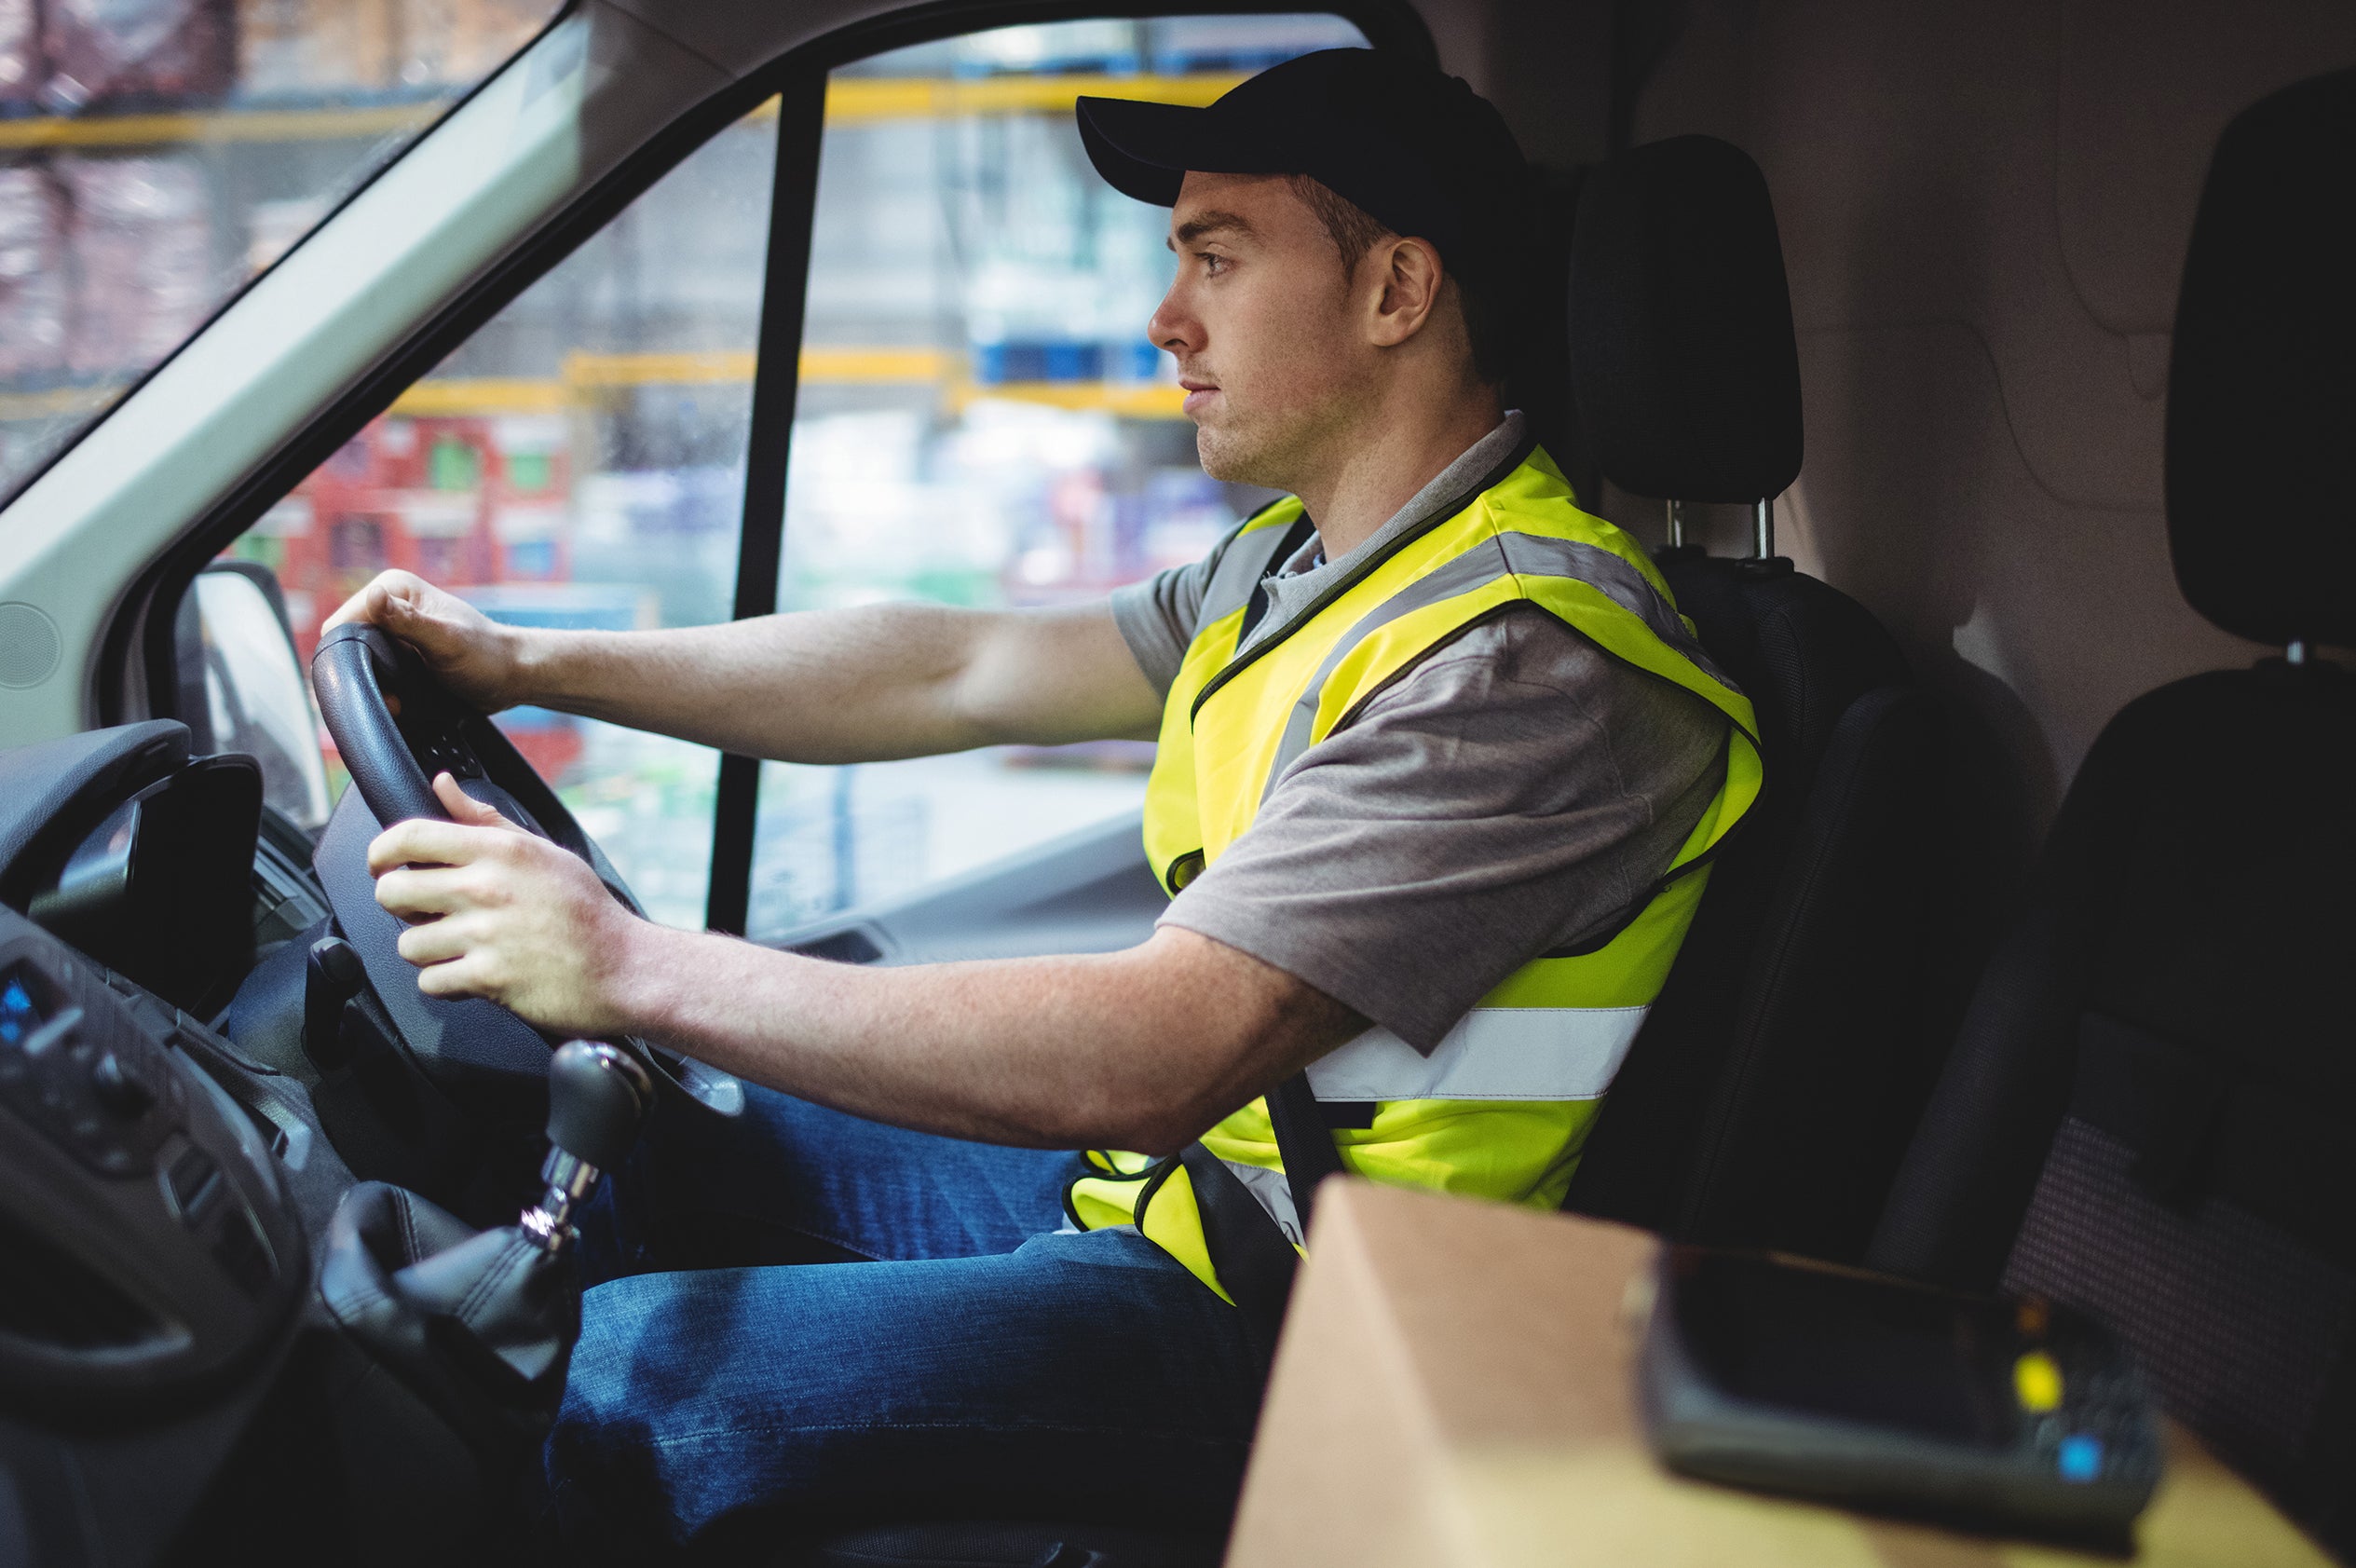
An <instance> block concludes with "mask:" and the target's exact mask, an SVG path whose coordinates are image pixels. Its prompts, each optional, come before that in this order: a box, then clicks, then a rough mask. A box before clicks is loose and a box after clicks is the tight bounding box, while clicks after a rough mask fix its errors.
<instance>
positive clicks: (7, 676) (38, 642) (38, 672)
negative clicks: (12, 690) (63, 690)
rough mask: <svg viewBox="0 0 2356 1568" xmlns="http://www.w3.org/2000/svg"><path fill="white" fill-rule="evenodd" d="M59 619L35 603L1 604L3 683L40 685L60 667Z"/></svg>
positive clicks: (0, 668)
mask: <svg viewBox="0 0 2356 1568" xmlns="http://www.w3.org/2000/svg"><path fill="white" fill-rule="evenodd" d="M60 647H61V644H60V642H59V640H58V634H57V622H56V621H54V620H50V619H49V618H48V615H47V614H46V613H44V612H43V611H42V610H41V609H40V608H38V607H35V606H33V605H28V604H23V603H11V604H5V605H0V686H14V687H25V686H38V685H40V684H41V683H42V682H43V681H45V680H47V679H48V678H49V672H51V671H52V670H55V669H56V668H57V661H58V652H59V649H60Z"/></svg>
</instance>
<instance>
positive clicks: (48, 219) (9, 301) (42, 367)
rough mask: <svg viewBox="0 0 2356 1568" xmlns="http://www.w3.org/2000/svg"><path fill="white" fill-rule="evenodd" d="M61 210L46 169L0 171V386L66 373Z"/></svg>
mask: <svg viewBox="0 0 2356 1568" xmlns="http://www.w3.org/2000/svg"><path fill="white" fill-rule="evenodd" d="M64 208H65V204H64V201H63V199H62V198H61V195H60V193H59V190H58V188H57V183H56V182H55V181H54V180H53V179H51V178H50V176H49V172H48V170H46V169H41V168H38V167H19V168H15V169H0V383H25V382H32V383H35V384H38V383H39V382H42V381H44V380H47V379H48V378H50V377H53V376H55V375H57V374H58V373H59V372H60V371H61V370H63V369H64V368H65V322H66V312H67V306H68V303H69V301H68V296H67V272H66V265H65V211H64Z"/></svg>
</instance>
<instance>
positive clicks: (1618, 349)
mask: <svg viewBox="0 0 2356 1568" xmlns="http://www.w3.org/2000/svg"><path fill="white" fill-rule="evenodd" d="M1569 323H1570V349H1571V358H1570V370H1571V380H1572V389H1573V394H1574V397H1575V402H1576V406H1577V410H1578V416H1579V422H1580V425H1581V426H1582V428H1583V430H1584V433H1585V437H1586V440H1587V447H1588V451H1587V456H1588V457H1591V458H1592V459H1593V461H1594V463H1595V465H1596V466H1597V467H1598V468H1600V470H1601V471H1602V472H1603V474H1604V475H1605V476H1607V477H1608V478H1610V479H1611V480H1612V482H1613V483H1614V484H1616V485H1618V486H1619V487H1620V488H1621V489H1623V490H1626V491H1628V492H1630V493H1632V494H1635V495H1639V496H1644V497H1650V498H1656V499H1661V500H1675V501H1678V502H1696V501H1709V502H1736V503H1741V504H1744V505H1748V506H1750V507H1751V508H1752V509H1753V511H1754V516H1755V517H1756V518H1757V519H1758V526H1757V533H1758V551H1757V554H1756V556H1755V557H1754V558H1752V559H1750V560H1728V559H1721V558H1711V557H1709V556H1707V555H1704V554H1703V553H1702V552H1700V551H1699V550H1697V549H1695V548H1692V547H1690V546H1686V547H1677V548H1671V549H1668V550H1666V551H1664V552H1661V554H1660V557H1659V565H1660V566H1661V570H1662V573H1663V575H1664V576H1665V577H1666V578H1667V579H1668V583H1669V586H1670V589H1671V591H1672V592H1673V593H1675V594H1676V596H1677V602H1678V607H1679V608H1680V609H1681V610H1682V611H1683V612H1684V613H1685V614H1686V615H1687V616H1688V617H1689V618H1691V619H1692V620H1694V622H1695V623H1696V629H1697V631H1698V632H1699V634H1700V636H1701V640H1702V643H1703V646H1704V647H1706V648H1708V649H1709V652H1710V654H1711V656H1712V657H1713V658H1715V659H1716V660H1717V661H1718V662H1719V664H1720V665H1721V667H1722V668H1723V669H1724V670H1725V671H1726V673H1727V674H1728V675H1731V676H1733V677H1734V679H1735V681H1736V684H1738V685H1739V686H1741V687H1742V689H1744V691H1746V692H1747V693H1749V695H1750V699H1751V701H1752V702H1753V703H1754V704H1755V706H1756V708H1757V710H1758V715H1759V726H1760V741H1761V747H1762V752H1763V755H1764V759H1765V762H1766V787H1765V790H1764V794H1763V796H1762V798H1761V800H1760V803H1759V805H1758V807H1757V808H1756V809H1755V810H1754V811H1753V813H1752V816H1751V820H1750V822H1748V823H1747V824H1745V825H1743V827H1742V828H1740V829H1739V830H1738V831H1737V833H1736V836H1735V838H1734V839H1732V840H1731V841H1730V842H1729V843H1728V844H1727V846H1726V847H1725V849H1724V851H1723V853H1722V854H1721V855H1720V857H1719V860H1718V864H1717V865H1716V866H1715V867H1714V868H1713V870H1712V871H1711V873H1710V883H1709V892H1708V893H1707V894H1706V895H1705V896H1704V898H1703V900H1702V905H1701V909H1700V912H1699V913H1698V915H1697V916H1696V920H1695V922H1694V927H1693V930H1692V932H1691V933H1690V934H1688V935H1687V937H1686V940H1685V945H1684V948H1682V951H1681V952H1680V954H1679V956H1678V960H1677V964H1676V967H1675V968H1674V969H1673V970H1672V971H1671V972H1670V975H1669V977H1668V985H1667V988H1666V989H1664V990H1663V991H1662V993H1661V996H1660V999H1659V1001H1658V1002H1656V1003H1655V1006H1654V1009H1653V1013H1652V1016H1651V1017H1650V1018H1649V1019H1647V1021H1646V1023H1645V1028H1644V1032H1643V1034H1642V1035H1641V1036H1640V1037H1639V1038H1638V1040H1637V1043H1636V1045H1635V1047H1634V1049H1633V1050H1632V1051H1631V1052H1630V1054H1629V1056H1628V1059H1627V1065H1626V1066H1625V1067H1624V1068H1623V1069H1622V1070H1621V1071H1620V1075H1619V1077H1618V1079H1617V1080H1616V1081H1615V1082H1614V1085H1613V1088H1612V1097H1611V1099H1610V1101H1609V1103H1608V1104H1607V1105H1606V1107H1605V1109H1604V1111H1603V1114H1602V1115H1601V1117H1600V1118H1599V1119H1598V1121H1597V1123H1596V1130H1595V1134H1594V1136H1593V1138H1592V1139H1590V1140H1589V1142H1588V1145H1587V1152H1586V1153H1585V1155H1584V1157H1583V1159H1582V1161H1581V1165H1580V1168H1579V1172H1578V1175H1577V1177H1576V1178H1575V1179H1574V1180H1573V1183H1572V1187H1571V1193H1570V1198H1569V1206H1570V1207H1573V1208H1575V1209H1579V1210H1581V1211H1583V1212H1586V1213H1589V1214H1595V1215H1600V1216H1602V1217H1605V1218H1609V1219H1616V1220H1628V1221H1631V1222H1633V1223H1636V1224H1640V1225H1643V1226H1646V1227H1648V1228H1651V1229H1654V1230H1659V1231H1663V1232H1666V1233H1668V1234H1670V1235H1673V1236H1677V1237H1680V1238H1683V1239H1689V1240H1696V1241H1703V1242H1712V1243H1719V1244H1724V1245H1738V1246H1752V1247H1774V1248H1784V1249H1786V1250H1791V1251H1797V1252H1805V1253H1809V1254H1813V1255H1815V1256H1818V1257H1824V1258H1832V1259H1838V1260H1843V1261H1854V1260H1855V1259H1856V1258H1858V1257H1859V1256H1860V1255H1861V1254H1862V1252H1863V1251H1864V1248H1865V1246H1866V1243H1867V1240H1868V1238H1869V1237H1870V1236H1871V1234H1872V1232H1873V1222H1874V1220H1875V1218H1876V1216H1877V1215H1878V1213H1879V1211H1880V1206H1881V1202H1882V1199H1883V1196H1884V1194H1885V1193H1886V1190H1887V1185H1888V1181H1889V1179H1890V1176H1891V1173H1892V1172H1893V1171H1894V1170H1895V1168H1896V1166H1897V1163H1898V1160H1899V1158H1900V1154H1901V1152H1903V1150H1904V1147H1905V1140H1906V1139H1907V1136H1908V1134H1909V1133H1910V1132H1911V1131H1912V1129H1913V1124H1914V1119H1915V1116H1916V1114H1917V1112H1918V1111H1919V1110H1920V1107H1921V1104H1922V1100H1923V1098H1924V1097H1925V1096H1926V1095H1927V1092H1928V1090H1929V1086H1930V1083H1931V1080H1932V1078H1933V1077H1934V1076H1935V1074H1936V1072H1937V1063H1936V1062H1935V1061H1934V1060H1931V1059H1929V1057H1928V1056H1927V1042H1926V1038H1925V1033H1924V1029H1923V1028H1922V1022H1921V1020H1920V1019H1919V1018H1918V1016H1917V1006H1916V1003H1917V997H1918V992H1919V990H1920V985H1919V980H1920V976H1921V974H1922V970H1923V959H1924V955H1925V950H1926V928H1927V914H1928V903H1929V900H1930V898H1931V896H1932V887H1933V881H1934V877H1933V867H1934V866H1935V865H1937V864H1938V857H1937V856H1936V855H1935V854H1934V853H1933V849H1934V844H1935V832H1936V825H1935V824H1934V822H1933V821H1932V812H1933V811H1934V807H1933V804H1932V802H1933V801H1934V799H1935V798H1936V784H1937V774H1936V769H1937V756H1938V750H1939V745H1940V726H1939V721H1938V713H1937V710H1936V708H1935V706H1934V704H1933V703H1932V702H1931V700H1930V698H1929V697H1928V696H1927V694H1926V693H1924V692H1923V691H1922V690H1921V689H1918V688H1917V687H1915V686H1914V684H1913V680H1912V678H1911V676H1910V675H1909V674H1908V671H1907V667H1906V661H1905V659H1904V658H1903V656H1902V655H1901V654H1900V652H1899V649H1898V646H1897V644H1896V643H1894V642H1893V641H1892V640H1891V639H1890V636H1889V634H1887V633H1886V632H1885V631H1884V630H1883V629H1882V627H1881V625H1880V623H1879V622H1877V621H1876V620H1874V619H1873V616H1872V615H1871V614H1870V613H1868V612H1867V611H1866V610H1865V608H1864V607H1862V606H1860V605H1859V604H1858V603H1857V602H1856V601H1855V600H1853V599H1851V598H1849V597H1848V596H1847V595H1846V594H1844V593H1840V592H1838V591H1837V590H1835V589H1833V588H1831V587H1829V586H1827V585H1826V584H1825V583H1823V582H1820V581H1818V579H1815V578H1812V577H1809V576H1807V575H1805V574H1804V573H1801V572H1798V571H1795V570H1793V569H1792V565H1791V561H1790V560H1788V559H1786V558H1784V557H1781V556H1778V555H1777V554H1776V553H1775V552H1774V547H1773V540H1772V529H1771V527H1770V526H1769V525H1768V523H1767V521H1766V520H1767V518H1768V517H1769V516H1770V515H1771V511H1770V510H1769V509H1770V507H1771V504H1772V502H1773V501H1774V499H1775V498H1776V497H1777V496H1778V495H1779V494H1780V493H1781V492H1782V491H1783V490H1784V489H1785V487H1786V486H1788V485H1789V484H1791V482H1792V480H1793V479H1794V478H1795V477H1796V476H1797V475H1798V473H1799V471H1800V458H1801V446H1802V439H1801V408H1800V370H1799V356H1798V352H1797V349H1796V348H1795V345H1794V340H1793V334H1792V328H1791V297H1790V293H1789V291H1788V289H1787V286H1786V283H1785V279H1784V269H1783V252H1782V248H1781V245H1780V242H1779V240H1778V239H1777V233H1776V221H1775V211H1774V208H1773V206H1772V204H1771V202H1770V200H1769V198H1768V194H1767V185H1766V181H1765V179H1764V177H1763V176H1762V175H1761V174H1760V172H1759V169H1758V166H1757V165H1756V164H1754V163H1752V162H1751V160H1750V157H1748V156H1746V155H1745V154H1744V153H1742V152H1741V151H1740V150H1739V149H1737V148H1736V147H1734V146H1732V145H1730V144H1729V143H1724V142H1722V141H1718V140H1716V139H1715V138H1711V137H1706V136H1684V137H1679V138H1676V139H1674V140H1671V141H1667V142H1658V143H1651V144H1648V145H1645V146H1641V147H1638V148H1635V149H1633V150H1631V151H1629V152H1627V153H1623V154H1622V155H1620V156H1619V157H1616V158H1614V159H1613V160H1612V161H1611V162H1609V163H1607V164H1605V165H1604V166H1603V167H1601V168H1600V169H1599V170H1596V171H1595V172H1594V173H1593V174H1591V175H1590V176H1589V177H1588V178H1587V182H1586V184H1585V187H1584V189H1583V190H1582V192H1581V196H1580V201H1579V208H1578V215H1577V221H1576V224H1575V226H1574V227H1573V230H1572V236H1571V280H1570V309H1569Z"/></svg>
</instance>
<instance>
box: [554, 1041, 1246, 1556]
mask: <svg viewBox="0 0 2356 1568" xmlns="http://www.w3.org/2000/svg"><path fill="white" fill-rule="evenodd" d="M746 1093H747V1097H748V1098H749V1100H750V1103H749V1104H748V1106H747V1107H746V1110H745V1111H744V1114H743V1116H742V1117H741V1118H740V1119H738V1120H737V1121H736V1122H735V1123H733V1124H726V1125H720V1124H716V1123H715V1119H713V1118H709V1117H699V1116H693V1115H691V1114H690V1115H688V1116H685V1117H683V1116H681V1115H679V1114H678V1111H677V1108H676V1107H673V1106H669V1105H666V1106H664V1107H662V1108H660V1109H659V1110H658V1111H657V1113H656V1115H655V1117H654V1118H653V1119H651V1120H650V1121H649V1124H648V1126H647V1136H646V1137H645V1139H642V1140H641V1142H640V1145H639V1148H638V1151H637V1152H636V1153H634V1154H633V1156H632V1158H631V1160H630V1162H629V1163H628V1164H626V1165H625V1166H624V1167H623V1169H622V1170H620V1171H619V1172H617V1173H616V1175H615V1177H614V1178H613V1179H610V1180H608V1181H607V1182H606V1191H605V1192H604V1193H600V1195H599V1197H598V1199H597V1201H596V1202H595V1203H594V1204H592V1206H591V1207H590V1209H589V1211H588V1213H587V1214H586V1215H585V1217H584V1220H583V1225H582V1250H581V1257H582V1263H583V1267H584V1270H585V1271H586V1277H587V1278H588V1280H589V1282H590V1283H591V1284H592V1286H593V1288H592V1289H590V1290H589V1291H588V1292H587V1293H586V1295H585V1296H584V1298H583V1300H582V1302H581V1336H580V1343H579V1346H578V1347H577V1348H576V1349H575V1351H574V1353H573V1362H572V1370H571V1373H570V1377H569V1380H568V1382H567V1384H566V1385H565V1403H564V1409H563V1411H562V1412H561V1413H560V1415H559V1416H558V1419H557V1424H556V1428H555V1430H554V1432H553V1433H552V1434H551V1436H550V1438H549V1445H548V1479H549V1483H550V1500H551V1506H552V1511H553V1517H554V1521H555V1524H556V1526H557V1528H558V1530H559V1531H560V1533H561V1534H562V1536H563V1538H564V1540H565V1544H566V1546H567V1548H575V1555H577V1556H587V1557H590V1558H597V1557H603V1556H607V1555H612V1556H616V1557H620V1556H628V1555H633V1554H636V1553H643V1552H645V1551H647V1550H650V1549H656V1548H662V1547H667V1546H677V1545H680V1544H685V1543H689V1542H714V1543H717V1542H742V1541H746V1540H757V1539H759V1538H760V1537H762V1536H763V1535H765V1534H775V1533H783V1532H784V1531H786V1530H790V1529H793V1528H796V1527H797V1526H802V1525H806V1524H810V1523H812V1522H814V1521H820V1520H829V1519H857V1518H868V1519H878V1518H879V1519H886V1520H890V1519H908V1518H915V1517H918V1516H921V1515H940V1514H952V1513H953V1514H962V1515H966V1516H968V1517H974V1518H999V1519H1025V1518H1030V1519H1040V1520H1054V1519H1062V1520H1072V1519H1082V1520H1087V1519H1093V1520H1108V1521H1112V1522H1125V1523H1131V1524H1137V1525H1141V1526H1155V1527H1162V1528H1171V1529H1180V1530H1193V1531H1212V1530H1220V1529H1223V1528H1224V1527H1225V1524H1226V1520H1227V1518H1228V1515H1229V1513H1230V1512H1231V1510H1232V1507H1233V1506H1234V1500H1235V1493H1236V1491H1237V1488H1238V1487H1239V1485H1240V1484H1241V1481H1242V1478H1243V1469H1244V1460H1245V1455H1246V1450H1247V1448H1248V1445H1249V1442H1250V1438H1251V1431H1252V1425H1253V1422H1254V1420H1255V1419H1256V1417H1257V1415H1258V1411H1259V1404H1260V1389H1261V1384H1262V1381H1263V1378H1264V1375H1265V1370H1266V1369H1265V1368H1264V1366H1262V1365H1261V1364H1260V1362H1259V1361H1258V1359H1257V1357H1255V1354H1254V1352H1253V1349H1252V1346H1251V1343H1250V1341H1249V1339H1248V1337H1247V1335H1246V1330H1245V1328H1244V1325H1243V1321H1242V1319H1241V1316H1240V1315H1239V1314H1238V1313H1237V1312H1236V1311H1235V1309H1234V1308H1232V1307H1231V1306H1229V1305H1228V1304H1227V1303H1226V1302H1222V1301H1221V1300H1219V1297H1218V1296H1217V1295H1215V1294H1213V1293H1212V1292H1211V1291H1210V1290H1209V1289H1208V1288H1205V1286H1204V1285H1203V1284H1202V1283H1201V1282H1200V1281H1198V1280H1196V1279H1195V1278H1194V1276H1193V1275H1190V1274H1189V1273H1187V1272H1186V1270H1185V1269H1184V1268H1183V1267H1181V1266H1180V1265H1179V1264H1178V1263H1177V1262H1176V1261H1173V1260H1172V1259H1171V1258H1170V1257H1169V1255H1168V1254H1166V1253H1164V1251H1162V1249H1161V1248H1158V1247H1155V1246H1154V1245H1153V1244H1152V1243H1151V1242H1149V1241H1147V1240H1146V1239H1145V1238H1144V1237H1142V1236H1140V1235H1138V1234H1137V1233H1136V1232H1134V1231H1130V1230H1118V1231H1099V1232H1094V1233H1090V1234H1053V1233H1055V1231H1056V1230H1057V1228H1058V1227H1059V1226H1060V1225H1061V1224H1062V1223H1063V1213H1062V1201H1061V1200H1062V1192H1063V1188H1064V1185H1065V1183H1066V1182H1068V1181H1069V1179H1071V1177H1072V1176H1073V1174H1075V1172H1076V1170H1077V1169H1078V1167H1079V1165H1080V1162H1079V1160H1078V1159H1077V1157H1076V1156H1074V1155H1069V1154H1056V1153H1042V1152H1038V1151H1035V1150H1025V1149H1001V1148H997V1147H993V1146H990V1145H986V1144H978V1143H966V1142H961V1141H960V1140H957V1139H946V1138H936V1137H933V1136H931V1135H928V1134H923V1133H912V1132H906V1131H904V1130H901V1129H899V1128H895V1127H888V1126H884V1125H880V1124H878V1123H874V1122H867V1121H862V1120H860V1119H859V1118H857V1117H853V1116H848V1115H844V1114H842V1113H840V1112H838V1111H826V1110H823V1109H821V1108H819V1107H816V1106H813V1105H810V1104H807V1103H805V1102H803V1101H800V1100H796V1099H792V1098H787V1097H785V1096H783V1095H776V1094H770V1093H768V1092H766V1091H763V1090H759V1089H753V1088H749V1087H748V1089H747V1091H746ZM666 1113H668V1116H667V1119H666Z"/></svg>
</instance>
